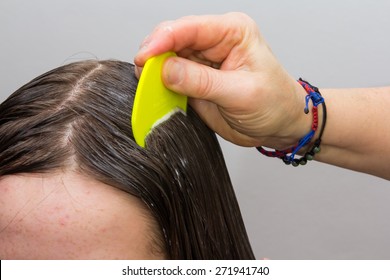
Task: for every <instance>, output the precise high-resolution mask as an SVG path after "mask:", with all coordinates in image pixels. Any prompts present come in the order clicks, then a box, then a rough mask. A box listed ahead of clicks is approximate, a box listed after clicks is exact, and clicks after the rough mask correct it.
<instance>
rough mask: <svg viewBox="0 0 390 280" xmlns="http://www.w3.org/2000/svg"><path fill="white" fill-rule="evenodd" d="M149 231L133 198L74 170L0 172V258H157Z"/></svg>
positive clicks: (150, 225) (158, 252)
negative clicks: (44, 172) (45, 172)
mask: <svg viewBox="0 0 390 280" xmlns="http://www.w3.org/2000/svg"><path fill="white" fill-rule="evenodd" d="M107 201H110V203H107ZM153 232H158V231H157V226H156V224H155V223H154V221H153V220H152V219H151V217H150V216H148V214H147V212H146V209H145V208H144V206H143V205H142V203H141V202H140V201H139V200H138V199H137V198H135V197H132V196H130V195H128V194H126V193H124V192H121V191H119V190H117V189H115V188H113V187H111V186H108V185H106V184H103V183H100V182H97V181H95V180H93V179H91V178H88V177H86V176H84V175H81V174H78V173H76V172H71V171H61V172H56V173H50V174H21V175H10V176H3V177H1V178H0V244H1V246H0V259H161V258H163V257H164V255H163V253H162V252H161V250H159V249H158V246H157V245H156V243H155V242H154V241H153V238H154V237H153Z"/></svg>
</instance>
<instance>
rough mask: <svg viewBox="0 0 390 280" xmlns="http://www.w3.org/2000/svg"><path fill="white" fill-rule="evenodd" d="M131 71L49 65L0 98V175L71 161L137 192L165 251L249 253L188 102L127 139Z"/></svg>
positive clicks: (108, 65) (217, 157) (222, 176)
mask: <svg viewBox="0 0 390 280" xmlns="http://www.w3.org/2000/svg"><path fill="white" fill-rule="evenodd" d="M137 82H138V80H137V79H136V77H135V76H134V66H133V65H132V64H130V63H126V62H120V61H82V62H76V63H71V64H68V65H64V66H61V67H59V68H56V69H54V70H51V71H49V72H47V73H45V74H43V75H41V76H39V77H37V78H35V79H34V80H32V81H31V82H29V83H28V84H26V85H25V86H23V87H21V88H20V89H19V90H17V91H16V92H15V93H14V94H12V95H11V96H10V97H9V98H8V99H6V100H5V101H4V102H3V103H2V104H1V105H0V176H4V175H10V174H20V173H47V172H51V171H56V170H76V171H77V172H79V173H81V174H85V175H87V176H89V177H91V178H93V179H96V180H98V181H100V182H102V183H105V184H108V185H110V186H113V187H115V188H118V189H120V190H122V191H124V192H126V193H128V194H130V195H133V196H136V197H138V198H139V199H140V200H142V201H143V203H144V204H145V206H146V208H147V209H148V210H149V212H150V213H151V217H153V219H155V220H156V222H157V225H158V228H159V232H158V233H156V236H159V237H160V241H159V242H160V245H161V248H162V250H163V251H164V253H165V256H166V257H167V258H169V259H253V258H254V256H253V252H252V249H251V246H250V243H249V240H248V237H247V233H246V230H245V226H244V223H243V220H242V217H241V213H240V209H239V206H238V203H237V199H236V196H235V193H234V190H233V187H232V184H231V181H230V178H229V174H228V172H227V168H226V165H225V162H224V159H223V155H222V152H221V149H220V146H219V144H218V141H217V138H216V136H215V134H214V133H213V132H212V131H210V129H209V128H208V127H207V126H206V125H205V124H204V123H203V122H202V121H201V120H200V119H199V117H198V116H197V115H196V113H195V112H194V111H193V110H192V109H191V108H189V109H188V113H187V115H184V114H181V113H177V114H175V115H174V116H173V117H171V118H170V119H169V120H168V121H166V122H164V123H163V124H162V125H160V126H159V127H157V128H156V129H155V130H154V131H153V133H151V134H150V135H149V136H148V138H147V141H146V143H147V148H146V149H143V148H141V147H139V146H138V145H137V144H136V143H135V142H134V138H133V133H132V128H131V122H130V118H131V112H132V106H133V99H134V94H135V89H136V87H137Z"/></svg>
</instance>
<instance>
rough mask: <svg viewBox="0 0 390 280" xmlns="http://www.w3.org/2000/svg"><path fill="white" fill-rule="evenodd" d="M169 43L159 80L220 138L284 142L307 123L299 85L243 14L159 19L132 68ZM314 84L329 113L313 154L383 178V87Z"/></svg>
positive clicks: (388, 148)
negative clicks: (183, 97)
mask: <svg viewBox="0 0 390 280" xmlns="http://www.w3.org/2000/svg"><path fill="white" fill-rule="evenodd" d="M169 50H173V51H175V52H176V53H177V54H178V55H179V57H177V58H169V59H168V60H167V61H166V62H165V64H164V68H163V76H162V78H163V81H164V83H165V85H166V86H167V87H168V88H170V89H172V90H174V91H176V92H178V93H181V94H184V95H187V96H189V97H191V100H190V103H191V105H192V106H193V107H194V108H195V110H196V111H197V112H198V114H199V115H200V116H201V118H202V119H203V120H204V121H205V122H206V123H207V125H208V126H209V127H210V128H211V129H213V130H214V131H215V132H217V133H218V134H219V135H220V136H222V137H223V138H225V139H226V140H228V141H231V142H232V143H235V144H237V145H241V146H266V147H270V148H274V149H286V148H288V147H291V146H294V145H295V144H296V143H297V142H298V141H299V139H300V138H301V137H303V136H304V135H305V134H306V133H307V132H309V131H310V127H311V122H312V119H311V115H310V114H309V115H305V114H304V113H303V108H304V106H305V104H304V97H305V96H306V92H305V90H304V89H303V88H302V87H301V86H300V85H299V84H298V83H297V82H296V80H295V79H294V78H292V77H291V76H290V75H289V74H288V73H287V72H286V70H285V69H284V68H283V66H282V65H281V64H280V63H279V62H278V61H277V59H276V58H275V56H274V55H273V53H272V51H271V49H270V48H269V46H268V45H267V43H266V41H265V40H264V38H263V37H262V35H261V33H260V32H259V30H258V28H257V26H256V23H255V22H254V21H253V20H252V19H251V18H249V17H248V16H247V15H245V14H242V13H229V14H225V15H212V16H190V17H184V18H180V19H178V20H175V21H168V22H163V23H161V24H159V25H158V26H157V27H156V28H155V30H154V31H153V32H152V33H151V34H150V35H149V36H148V37H147V38H146V39H145V40H144V42H143V43H142V44H141V48H140V50H139V52H138V53H137V55H136V57H135V59H134V62H135V64H136V65H137V68H136V75H137V76H139V75H140V73H141V72H142V67H143V65H144V63H145V62H146V60H147V59H148V58H150V57H152V56H154V55H157V54H160V53H163V52H166V51H169ZM313 83H314V82H313ZM314 84H315V83H314ZM320 91H321V94H322V95H323V96H324V98H325V101H326V104H327V109H328V110H327V111H328V118H327V124H326V128H325V132H324V135H323V138H322V144H321V153H319V154H318V155H316V157H315V159H316V160H319V161H322V162H325V163H330V164H333V165H337V166H340V167H344V168H348V169H352V170H356V171H360V172H365V173H368V174H372V175H376V176H379V177H382V178H385V179H387V180H390V165H389V164H388V159H389V158H390V145H388V143H390V114H388V113H387V112H388V108H389V106H390V87H383V88H364V89H354V88H351V89H320ZM319 108H320V107H319ZM321 110H322V109H321V108H320V110H319V116H320V119H321V118H322V111H321ZM313 139H316V136H314V138H313Z"/></svg>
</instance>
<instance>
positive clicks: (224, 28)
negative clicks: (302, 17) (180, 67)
mask: <svg viewBox="0 0 390 280" xmlns="http://www.w3.org/2000/svg"><path fill="white" fill-rule="evenodd" d="M254 26H255V24H254V23H253V21H252V20H251V19H250V18H249V17H248V16H246V15H244V14H241V13H230V14H225V15H217V16H191V17H184V18H181V19H178V20H176V21H167V22H163V23H161V24H160V25H159V26H158V27H157V28H156V29H155V30H154V31H153V33H152V34H151V35H150V36H148V37H147V38H146V39H145V41H144V42H143V43H142V44H141V48H140V50H139V52H138V54H137V55H136V57H135V59H134V62H135V64H136V65H138V66H140V67H142V66H143V65H144V64H145V62H146V60H147V59H148V58H150V57H151V56H155V55H158V54H161V53H163V52H166V51H175V52H178V53H179V54H180V55H182V56H184V57H187V56H188V55H190V54H192V51H205V52H204V53H203V55H204V56H205V57H206V58H207V59H209V60H212V61H214V62H222V61H223V60H224V58H226V56H227V55H228V53H229V51H230V49H231V48H232V47H233V46H234V45H236V44H239V43H240V42H241V41H242V39H243V36H245V30H246V29H247V28H253V27H254Z"/></svg>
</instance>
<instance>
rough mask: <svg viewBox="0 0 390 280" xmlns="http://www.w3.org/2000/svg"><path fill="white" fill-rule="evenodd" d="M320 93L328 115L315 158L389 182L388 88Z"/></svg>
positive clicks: (389, 127)
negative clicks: (319, 150)
mask: <svg viewBox="0 0 390 280" xmlns="http://www.w3.org/2000/svg"><path fill="white" fill-rule="evenodd" d="M321 93H322V95H323V96H324V98H325V100H326V105H327V112H328V114H327V124H326V128H325V132H324V135H323V141H322V144H321V152H320V153H319V154H318V155H316V159H317V160H319V161H322V162H325V163H329V164H333V165H337V166H340V167H344V168H348V169H352V170H356V171H361V172H365V173H369V174H373V175H376V176H379V177H382V178H385V179H388V180H390V87H385V88H365V89H321Z"/></svg>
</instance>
